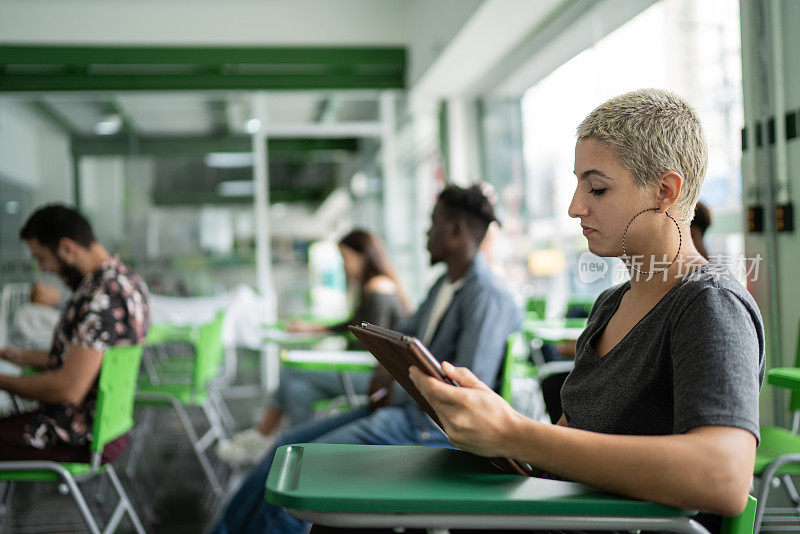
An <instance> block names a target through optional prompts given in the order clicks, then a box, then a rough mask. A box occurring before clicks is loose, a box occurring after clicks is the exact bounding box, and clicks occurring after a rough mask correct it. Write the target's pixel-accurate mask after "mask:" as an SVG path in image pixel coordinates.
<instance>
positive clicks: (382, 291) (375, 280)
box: [364, 274, 398, 295]
mask: <svg viewBox="0 0 800 534" xmlns="http://www.w3.org/2000/svg"><path fill="white" fill-rule="evenodd" d="M397 292H398V288H397V284H396V283H395V281H394V280H392V279H391V278H389V277H388V276H386V275H383V274H380V275H378V276H373V277H372V278H370V279H369V280H367V282H366V283H365V284H364V293H365V294H370V293H374V294H378V295H395V294H397Z"/></svg>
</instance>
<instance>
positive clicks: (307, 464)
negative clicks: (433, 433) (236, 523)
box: [266, 443, 708, 534]
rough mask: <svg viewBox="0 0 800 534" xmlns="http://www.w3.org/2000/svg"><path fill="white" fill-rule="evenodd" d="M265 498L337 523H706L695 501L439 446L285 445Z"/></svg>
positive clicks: (689, 527) (652, 526) (599, 526)
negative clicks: (632, 492) (529, 471)
mask: <svg viewBox="0 0 800 534" xmlns="http://www.w3.org/2000/svg"><path fill="white" fill-rule="evenodd" d="M266 498H267V500H268V501H269V502H270V503H272V504H275V505H279V506H282V507H284V508H286V509H287V510H288V511H289V512H290V513H291V514H292V515H295V516H296V517H299V518H300V519H303V520H305V521H310V522H312V523H318V524H321V525H328V526H336V527H351V528H352V527H371V528H395V527H405V528H427V529H429V531H433V532H446V531H447V529H450V528H467V529H487V530H491V529H564V530H638V529H643V530H660V531H671V532H685V533H690V532H691V533H697V534H700V533H704V534H707V532H708V531H707V530H706V529H705V528H704V527H703V526H702V525H700V524H699V523H697V522H695V521H693V520H692V519H691V516H692V515H694V513H695V512H694V511H691V510H678V509H675V508H670V507H667V506H662V505H659V504H654V503H651V502H646V501H637V500H631V499H626V498H623V497H618V496H615V495H610V494H607V493H604V492H602V491H600V490H597V489H594V488H591V487H588V486H585V485H583V484H577V483H573V482H562V481H557V480H546V479H539V478H526V477H521V476H518V475H504V474H500V473H498V472H497V471H496V470H495V469H494V468H493V467H492V466H491V465H490V464H489V463H488V461H487V460H486V459H485V458H480V457H477V456H474V455H472V454H469V453H466V452H463V451H457V450H451V449H438V448H432V447H400V446H379V445H330V444H323V443H306V444H299V445H288V446H284V447H281V448H280V449H278V452H277V454H276V455H275V459H274V461H273V463H272V468H271V469H270V472H269V477H268V479H267V488H266Z"/></svg>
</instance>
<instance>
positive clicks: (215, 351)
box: [192, 312, 225, 392]
mask: <svg viewBox="0 0 800 534" xmlns="http://www.w3.org/2000/svg"><path fill="white" fill-rule="evenodd" d="M224 322H225V312H220V313H219V314H217V318H216V319H215V320H214V321H213V322H210V323H206V324H204V325H201V326H200V327H199V328H198V329H197V336H196V338H195V342H194V348H195V364H194V372H193V374H192V387H193V388H194V390H195V391H196V392H201V391H204V390H205V388H206V386H207V385H208V382H209V380H211V379H212V378H214V377H216V376H217V375H218V374H219V369H220V367H221V366H222V364H223V362H224V360H225V346H224V345H223V343H222V326H223V324H224Z"/></svg>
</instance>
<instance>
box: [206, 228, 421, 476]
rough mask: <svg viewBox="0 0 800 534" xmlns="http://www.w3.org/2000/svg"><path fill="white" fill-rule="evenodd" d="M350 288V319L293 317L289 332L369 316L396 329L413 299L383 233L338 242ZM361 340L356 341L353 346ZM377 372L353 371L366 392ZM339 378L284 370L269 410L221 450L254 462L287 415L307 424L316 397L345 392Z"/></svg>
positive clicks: (341, 329) (238, 460)
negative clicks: (353, 299)
mask: <svg viewBox="0 0 800 534" xmlns="http://www.w3.org/2000/svg"><path fill="white" fill-rule="evenodd" d="M339 252H340V253H341V255H342V260H343V265H344V271H345V276H346V277H347V284H348V288H351V289H353V290H355V291H356V293H357V302H358V304H357V305H356V308H355V312H354V313H353V315H352V317H351V318H350V319H348V320H347V321H345V322H342V323H339V324H336V325H323V324H317V323H310V322H306V321H298V320H295V321H291V322H290V323H289V324H288V325H287V330H288V331H290V332H315V333H330V334H344V333H347V326H348V325H351V324H361V323H362V322H364V321H366V322H369V323H372V324H375V325H378V326H383V327H386V328H392V327H393V326H395V325H396V324H397V323H399V322H400V320H401V319H403V318H404V317H405V316H406V315H407V314H408V311H409V309H408V301H407V299H406V296H405V293H404V292H403V289H402V288H401V287H400V283H399V282H398V279H397V275H396V273H395V270H394V267H392V265H391V263H390V262H389V258H388V256H387V254H386V251H385V249H384V247H383V244H382V243H381V240H380V238H379V237H378V236H376V235H375V234H373V233H370V232H366V231H364V230H353V231H352V232H350V233H349V234H347V235H346V236H344V237H343V238H342V239H341V240H340V241H339ZM356 344H357V341H355V340H351V341H350V342H349V346H348V348H354V347H356V346H357V345H356ZM371 377H372V373H351V375H350V378H351V381H352V383H353V387H354V389H355V391H356V393H358V394H364V393H366V391H367V389H368V388H369V385H370V379H371ZM344 393H345V392H344V389H343V387H342V384H341V381H340V380H339V377H338V376H337V374H336V373H334V372H323V371H303V370H297V369H286V368H284V369H282V370H281V378H280V385H279V387H278V390H277V391H276V393H275V394H274V395H273V396H272V397H271V398H270V399H269V401H268V406H267V409H266V410H265V411H264V414H263V416H262V418H261V422H260V423H259V425H258V427H257V428H250V429H247V430H244V431H242V432H240V433H238V434H236V435H234V436H233V437H232V438H231V439H230V440H223V441H220V444H219V445H218V447H217V454H218V455H219V457H220V458H222V459H223V460H224V461H226V462H228V463H230V464H233V465H240V464H248V463H254V462H256V461H258V460H259V458H260V457H261V456H262V455H263V454H264V452H265V451H266V450H267V448H268V447H269V445H270V444H271V443H272V441H273V434H274V433H275V430H276V429H278V427H279V426H280V424H281V423H282V422H283V421H284V416H286V419H288V424H289V426H293V425H296V424H298V423H302V422H304V421H307V420H309V419H311V418H312V416H313V415H314V409H313V405H314V403H315V402H316V401H319V400H322V399H329V398H332V397H336V396H338V395H343V394H344Z"/></svg>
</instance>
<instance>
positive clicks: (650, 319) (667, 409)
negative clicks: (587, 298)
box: [561, 263, 765, 439]
mask: <svg viewBox="0 0 800 534" xmlns="http://www.w3.org/2000/svg"><path fill="white" fill-rule="evenodd" d="M628 289H630V283H629V282H626V283H624V284H622V285H620V286H617V287H614V288H611V289H609V290H607V291H605V292H604V293H603V294H602V295H600V297H599V298H598V299H597V302H596V303H595V305H594V308H593V309H592V312H591V314H590V315H589V320H588V323H587V326H586V330H585V331H584V332H583V334H582V335H581V336H580V338H579V339H578V343H577V347H576V356H575V367H574V369H573V371H572V372H571V373H570V375H569V377H568V378H567V380H566V381H565V382H564V386H563V388H562V390H561V402H562V405H563V409H564V414H565V415H566V418H567V422H568V423H569V426H570V427H573V428H580V429H583V430H590V431H593V432H602V433H605V434H623V435H668V434H682V433H684V432H687V431H689V430H691V429H693V428H697V427H701V426H707V425H724V426H732V427H737V428H743V429H745V430H748V431H750V432H752V433H753V435H755V436H756V439H760V435H759V432H758V394H759V391H760V389H761V384H762V382H763V379H764V363H765V359H764V326H763V323H762V320H761V314H760V313H759V311H758V307H757V306H756V303H755V301H754V300H753V298H752V297H751V296H750V294H749V293H748V292H747V291H746V290H745V289H744V288H743V287H742V286H741V284H739V283H738V282H737V281H736V280H734V279H733V278H732V277H731V275H730V274H729V273H728V271H727V269H726V268H725V266H724V265H722V264H720V263H708V264H706V265H704V266H703V267H701V268H699V269H697V270H695V271H694V272H692V273H691V274H689V275H687V276H686V277H685V278H684V279H682V280H681V281H680V282H678V283H677V284H675V285H674V286H673V287H672V289H670V291H669V292H668V293H667V294H666V295H665V296H664V297H663V298H662V299H661V300H660V301H659V302H658V304H656V305H655V306H654V307H653V309H651V310H650V311H649V312H648V313H647V315H645V316H644V317H643V318H642V320H641V321H639V323H637V324H636V326H634V327H633V328H632V329H631V331H630V332H628V334H627V335H626V336H625V337H624V338H623V339H622V340H621V341H620V342H619V343H618V344H617V345H616V346H615V347H614V348H613V349H611V351H609V352H608V353H607V354H606V355H605V356H603V357H602V358H598V357H597V354H596V353H595V350H594V345H595V342H596V339H597V337H598V335H599V334H600V333H601V332H602V331H603V329H604V328H605V326H606V324H608V322H609V320H610V319H611V317H612V316H613V315H614V313H615V312H616V310H617V308H618V307H619V304H620V301H621V299H622V296H623V295H624V294H625V292H626V291H627V290H628Z"/></svg>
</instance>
